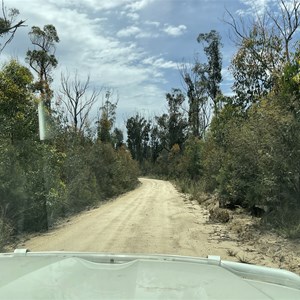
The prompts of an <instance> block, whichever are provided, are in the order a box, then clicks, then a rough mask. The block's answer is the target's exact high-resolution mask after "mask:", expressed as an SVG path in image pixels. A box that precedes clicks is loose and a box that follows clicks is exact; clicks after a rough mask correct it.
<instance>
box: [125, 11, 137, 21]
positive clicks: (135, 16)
mask: <svg viewBox="0 0 300 300" xmlns="http://www.w3.org/2000/svg"><path fill="white" fill-rule="evenodd" d="M126 16H127V17H128V18H129V19H130V20H132V21H137V20H139V18H140V15H139V14H137V13H134V12H129V13H127V14H126Z"/></svg>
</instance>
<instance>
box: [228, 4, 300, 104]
mask: <svg viewBox="0 0 300 300" xmlns="http://www.w3.org/2000/svg"><path fill="white" fill-rule="evenodd" d="M277 4H278V6H277V7H273V11H270V10H267V11H266V12H265V13H264V14H262V15H260V14H256V15H255V16H254V17H253V18H252V19H250V22H249V24H246V23H245V22H244V21H243V19H240V20H237V19H236V18H235V17H234V16H233V14H232V13H230V12H229V11H228V10H227V15H228V16H229V20H225V22H226V23H227V24H229V26H230V27H231V28H232V32H233V35H234V37H235V39H234V41H235V43H236V45H237V46H238V47H239V50H238V52H237V54H236V55H235V57H234V58H233V60H232V66H231V69H232V72H233V76H234V78H235V83H234V86H233V89H234V91H235V92H236V94H237V98H236V99H237V104H238V105H240V106H242V107H243V108H245V107H249V105H251V104H252V103H255V102H256V101H257V100H258V99H259V98H260V97H261V96H264V95H266V94H267V93H268V92H269V91H270V90H271V89H272V88H273V87H274V86H275V85H276V83H277V80H278V78H279V77H280V76H281V73H282V70H283V68H284V66H285V65H286V64H290V62H291V56H292V51H293V50H295V49H294V46H293V45H292V41H293V40H294V39H295V35H296V32H297V29H298V28H299V25H300V23H299V5H300V2H299V1H296V0H293V1H290V2H287V1H284V0H279V1H278V2H277Z"/></svg>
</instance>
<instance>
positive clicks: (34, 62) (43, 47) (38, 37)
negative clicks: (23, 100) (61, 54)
mask: <svg viewBox="0 0 300 300" xmlns="http://www.w3.org/2000/svg"><path fill="white" fill-rule="evenodd" d="M29 37H30V40H31V43H32V44H33V46H34V49H33V50H28V51H27V54H26V61H27V62H28V63H29V65H30V67H31V68H32V69H33V70H34V71H35V72H36V73H37V75H38V80H37V82H36V84H35V89H36V90H37V91H38V92H39V93H40V96H41V100H42V102H43V104H45V106H46V108H47V109H48V110H49V111H51V98H52V96H53V92H52V90H51V88H50V84H51V82H52V76H51V71H52V70H53V69H54V68H56V67H57V64H58V61H57V59H56V57H55V49H56V43H58V42H59V37H58V35H57V32H56V29H55V27H54V26H53V25H45V26H44V27H43V29H41V28H40V27H38V26H33V27H32V28H31V31H30V32H29Z"/></svg>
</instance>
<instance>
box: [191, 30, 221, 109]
mask: <svg viewBox="0 0 300 300" xmlns="http://www.w3.org/2000/svg"><path fill="white" fill-rule="evenodd" d="M197 42H198V43H202V44H203V50H204V53H205V54H206V57H207V64H204V65H201V64H196V65H195V66H194V71H195V72H196V73H197V72H199V74H203V72H204V76H203V75H202V76H203V79H204V85H205V89H206V93H207V95H208V97H209V98H210V99H211V100H212V102H213V108H214V113H215V114H216V113H217V112H218V110H219V109H220V107H218V105H219V103H218V97H217V96H218V95H219V94H220V93H221V90H220V83H221V81H222V74H221V71H222V55H221V52H220V48H221V46H222V44H221V37H220V34H219V33H218V32H217V31H215V30H211V31H210V32H209V33H200V34H199V36H198V38H197ZM206 44H207V46H205V45H206Z"/></svg>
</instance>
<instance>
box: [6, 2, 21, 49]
mask: <svg viewBox="0 0 300 300" xmlns="http://www.w3.org/2000/svg"><path fill="white" fill-rule="evenodd" d="M18 15H19V11H18V10H17V9H16V8H10V9H9V10H8V11H7V9H6V7H5V5H4V1H3V0H2V17H0V37H1V38H4V37H6V36H8V38H7V39H6V41H5V43H4V45H2V46H1V48H0V52H1V51H2V50H3V49H4V48H5V47H6V45H8V44H9V43H10V42H11V41H12V40H13V38H14V36H15V33H16V31H17V30H18V28H20V27H24V26H25V25H24V23H25V21H24V20H20V21H16V18H17V16H18Z"/></svg>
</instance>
